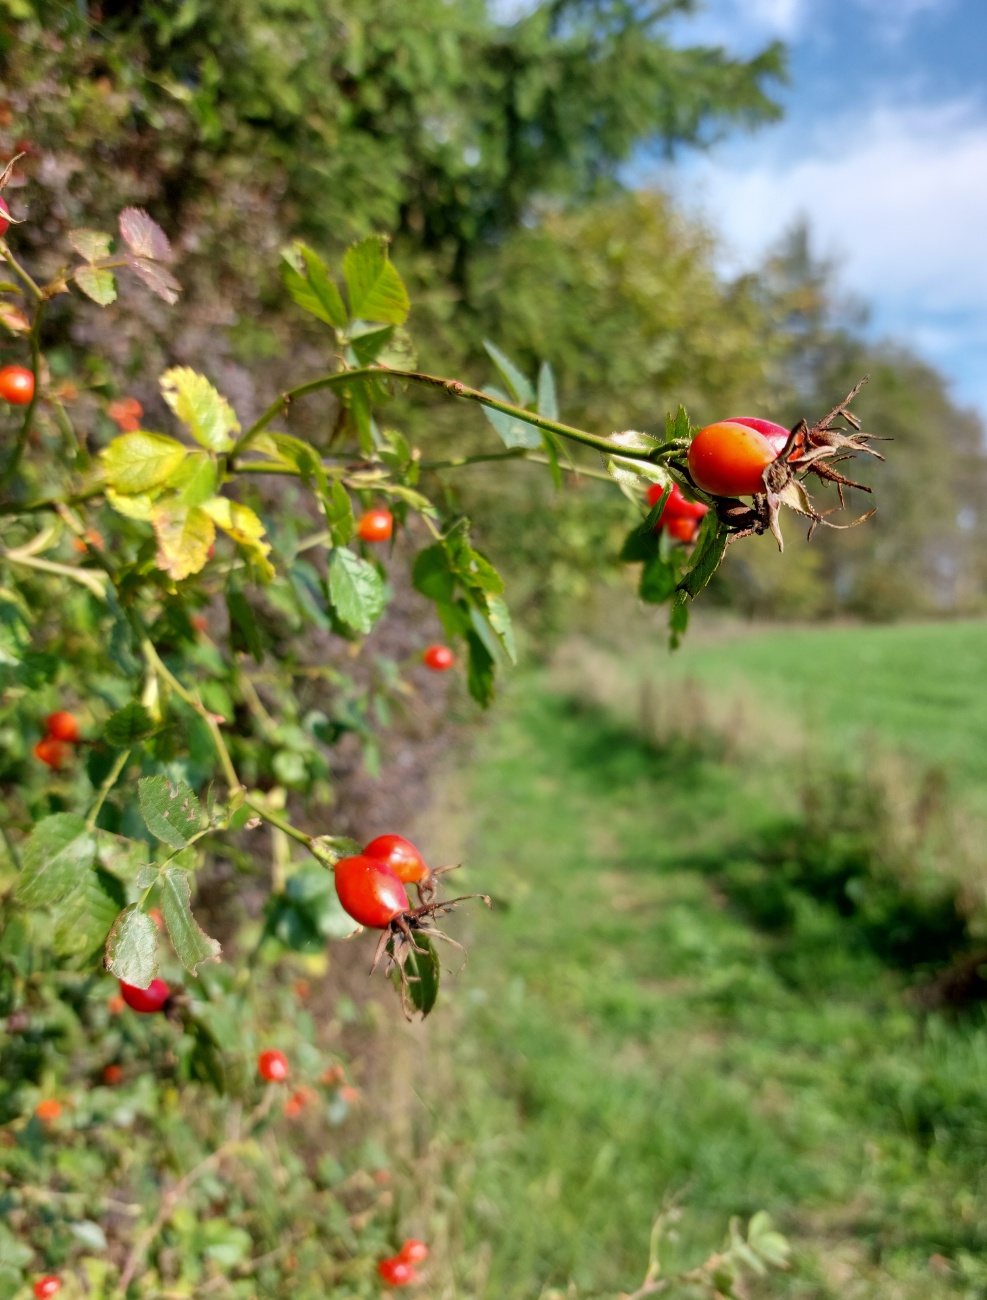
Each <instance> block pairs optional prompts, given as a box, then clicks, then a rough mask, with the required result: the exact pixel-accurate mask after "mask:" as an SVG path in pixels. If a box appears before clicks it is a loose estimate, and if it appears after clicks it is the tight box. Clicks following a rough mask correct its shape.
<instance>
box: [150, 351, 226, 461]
mask: <svg viewBox="0 0 987 1300" xmlns="http://www.w3.org/2000/svg"><path fill="white" fill-rule="evenodd" d="M160 384H161V392H162V394H163V396H164V399H165V401H166V402H167V403H168V405H169V406H170V407H171V409H172V410H173V411H174V413H175V415H176V416H177V417H178V418H179V420H181V421H182V423H183V424H184V425H186V426H187V427H188V430H189V433H191V435H192V437H193V438H194V439H195V440H196V442H198V443H200V444H201V445H202V446H203V447H208V448H209V450H210V451H216V452H224V451H229V450H230V448H231V447H232V446H233V438H232V437H231V434H235V433H239V432H240V422H239V420H238V419H237V418H236V415H235V414H234V411H233V407H232V406H230V404H229V402H228V401H227V400H226V398H225V397H223V396H222V394H221V393H220V392H218V390H217V389H216V388H214V387H213V385H212V384H211V383H210V382H209V380H208V379H207V378H206V377H205V375H200V374H198V373H197V371H195V370H192V369H191V367H189V366H174V367H173V368H172V369H171V370H166V371H165V373H164V374H163V375H162V376H161V379H160Z"/></svg>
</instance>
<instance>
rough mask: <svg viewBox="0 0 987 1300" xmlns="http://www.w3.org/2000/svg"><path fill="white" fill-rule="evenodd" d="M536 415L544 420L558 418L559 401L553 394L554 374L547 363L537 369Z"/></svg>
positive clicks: (544, 362)
mask: <svg viewBox="0 0 987 1300" xmlns="http://www.w3.org/2000/svg"><path fill="white" fill-rule="evenodd" d="M538 414H539V415H544V417H545V419H546V420H557V419H558V418H559V399H558V397H557V396H556V393H555V373H554V371H553V370H552V367H551V366H550V365H549V364H548V362H547V361H543V362H542V363H541V366H540V367H539V369H538Z"/></svg>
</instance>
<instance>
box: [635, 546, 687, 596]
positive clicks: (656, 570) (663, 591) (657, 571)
mask: <svg viewBox="0 0 987 1300" xmlns="http://www.w3.org/2000/svg"><path fill="white" fill-rule="evenodd" d="M677 577H678V575H677V573H676V571H675V568H674V566H673V565H671V564H669V563H668V562H667V561H665V560H663V559H662V558H661V556H660V555H657V554H655V555H653V556H652V557H651V558H650V559H649V560H648V561H647V562H646V563H645V565H644V568H643V569H642V570H641V582H640V586H639V587H638V595H639V596H640V597H641V599H642V600H644V601H647V603H648V604H649V605H663V604H664V603H665V601H666V600H668V599H669V597H670V596H672V595H674V593H675V585H676V579H677Z"/></svg>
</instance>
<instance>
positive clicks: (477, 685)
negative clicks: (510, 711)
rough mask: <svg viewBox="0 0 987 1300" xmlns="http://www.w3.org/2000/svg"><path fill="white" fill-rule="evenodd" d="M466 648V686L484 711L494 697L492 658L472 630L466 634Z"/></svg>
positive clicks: (493, 663)
mask: <svg viewBox="0 0 987 1300" xmlns="http://www.w3.org/2000/svg"><path fill="white" fill-rule="evenodd" d="M466 646H467V649H468V651H469V656H468V659H467V666H466V685H467V687H468V688H469V693H470V695H472V697H473V699H474V700H476V702H477V704H479V705H480V706H481V707H482V708H484V709H485V708H487V706H488V705H489V704H490V703H491V702H492V700H493V696H494V667H495V661H494V657H493V655H492V654H491V653H490V651H489V650H488V649H487V647H486V646H485V645H484V643H483V641H482V640H481V638H480V637H479V636H478V635H477V634H476V632H475V631H474V630H473V629H472V628H471V629H470V631H468V632H467V633H466Z"/></svg>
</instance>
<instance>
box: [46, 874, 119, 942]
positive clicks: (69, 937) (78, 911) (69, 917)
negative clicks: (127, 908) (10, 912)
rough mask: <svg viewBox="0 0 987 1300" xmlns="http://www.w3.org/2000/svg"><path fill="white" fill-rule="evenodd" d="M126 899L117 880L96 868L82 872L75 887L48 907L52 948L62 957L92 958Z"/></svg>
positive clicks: (104, 939)
mask: <svg viewBox="0 0 987 1300" xmlns="http://www.w3.org/2000/svg"><path fill="white" fill-rule="evenodd" d="M125 902H126V899H125V897H124V893H123V887H122V886H121V885H120V883H119V881H117V880H114V879H113V877H112V876H108V875H107V874H106V872H105V871H100V870H99V869H98V868H97V870H95V871H86V872H84V873H83V876H82V879H81V880H80V881H79V883H78V885H77V886H76V888H75V889H73V890H71V891H70V892H69V893H67V894H66V895H65V896H64V897H62V898H60V899H58V900H57V902H55V903H53V904H51V906H50V907H49V909H48V915H49V919H50V920H51V922H52V932H51V945H52V948H53V949H54V951H55V952H56V953H58V955H59V956H61V957H74V958H91V957H94V956H95V955H96V954H97V953H98V952H100V951H101V950H102V948H103V944H104V943H105V941H106V935H107V933H108V931H109V929H110V927H111V926H112V924H113V918H114V917H115V916H116V915H117V913H118V912H119V911H120V908H121V907H122V906H123V904H124V903H125Z"/></svg>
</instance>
